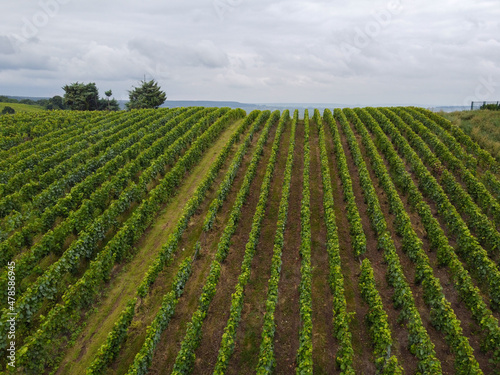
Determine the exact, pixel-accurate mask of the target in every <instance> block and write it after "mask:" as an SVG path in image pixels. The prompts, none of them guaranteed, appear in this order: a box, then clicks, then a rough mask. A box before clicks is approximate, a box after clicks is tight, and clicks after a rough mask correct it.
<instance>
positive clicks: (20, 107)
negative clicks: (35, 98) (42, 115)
mask: <svg viewBox="0 0 500 375" xmlns="http://www.w3.org/2000/svg"><path fill="white" fill-rule="evenodd" d="M6 106H9V107H11V108H13V109H14V110H15V111H16V112H40V111H44V109H43V108H42V107H39V106H36V105H28V104H20V103H0V112H1V111H2V110H3V109H4V108H5V107H6Z"/></svg>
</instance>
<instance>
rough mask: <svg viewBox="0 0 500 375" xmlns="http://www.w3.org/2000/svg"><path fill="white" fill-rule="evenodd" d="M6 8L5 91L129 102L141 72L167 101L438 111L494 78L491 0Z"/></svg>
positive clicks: (498, 42)
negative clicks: (93, 91)
mask: <svg viewBox="0 0 500 375" xmlns="http://www.w3.org/2000/svg"><path fill="white" fill-rule="evenodd" d="M391 4H396V7H391ZM2 10H3V11H2V13H1V14H0V24H1V25H2V28H1V30H0V79H1V81H2V89H3V91H4V92H2V93H1V94H12V95H55V94H61V86H63V85H65V84H67V83H70V82H75V81H80V82H82V81H84V82H96V83H97V85H98V87H99V88H100V89H101V91H104V90H106V89H109V88H111V89H113V93H114V94H115V96H116V97H117V98H126V97H127V90H129V89H130V88H131V87H132V86H133V85H136V84H137V83H138V81H139V80H141V79H142V78H143V77H144V75H146V77H147V78H149V77H152V78H156V79H157V80H158V81H159V82H160V84H161V85H162V87H164V88H165V90H166V91H167V94H168V96H169V99H210V100H238V101H247V102H265V101H269V102H340V103H347V104H349V103H350V104H366V105H370V104H377V103H393V104H398V103H413V104H424V105H425V104H436V105H439V104H453V103H460V104H461V103H462V101H463V100H464V98H466V97H468V96H470V95H474V92H475V91H476V88H477V86H478V84H480V83H479V80H480V77H492V78H491V79H493V80H494V81H499V82H500V68H499V64H498V61H499V57H500V49H499V47H500V37H499V36H498V35H499V31H500V22H499V21H498V19H499V16H500V8H498V5H497V2H496V1H493V0H480V1H476V2H462V1H457V0H443V1H441V2H439V3H436V2H435V1H430V0H420V1H418V2H416V1H414V0H375V1H368V0H360V1H356V2H341V1H331V0H330V1H327V0H310V1H301V0H287V1H284V0H267V1H266V0H254V1H249V0H203V1H201V0H192V1H189V2H165V1H160V0H145V1H142V2H135V1H131V0H127V1H117V0H108V1H106V2H102V1H97V0H89V1H86V2H79V1H72V0H41V1H40V2H33V1H29V0H16V1H8V2H6V4H3V6H2ZM346 48H347V49H346ZM499 89H500V88H497V89H496V90H499ZM489 95H491V96H492V97H494V98H496V99H498V97H499V96H500V93H499V92H495V91H493V92H491V93H489Z"/></svg>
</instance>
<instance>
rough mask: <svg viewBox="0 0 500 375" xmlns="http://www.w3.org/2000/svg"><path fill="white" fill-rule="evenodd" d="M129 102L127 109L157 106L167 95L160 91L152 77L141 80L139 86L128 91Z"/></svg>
mask: <svg viewBox="0 0 500 375" xmlns="http://www.w3.org/2000/svg"><path fill="white" fill-rule="evenodd" d="M128 93H129V100H130V101H129V102H128V103H127V104H126V106H127V109H129V110H130V109H141V108H158V107H159V106H160V105H162V104H163V103H164V102H165V100H166V99H167V95H166V94H165V93H164V92H163V91H161V87H160V86H159V85H158V82H156V81H155V80H154V79H152V80H151V81H145V80H143V81H141V85H140V86H139V87H134V89H133V90H131V91H129V92H128Z"/></svg>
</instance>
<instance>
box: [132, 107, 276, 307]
mask: <svg viewBox="0 0 500 375" xmlns="http://www.w3.org/2000/svg"><path fill="white" fill-rule="evenodd" d="M278 118H279V112H276V111H275V112H273V113H272V114H271V116H269V112H268V111H264V112H262V113H261V114H260V115H259V117H258V118H257V120H256V123H255V125H254V127H253V129H252V132H255V131H256V130H257V129H258V127H260V126H261V125H262V122H263V121H266V120H267V122H266V125H265V126H264V130H263V132H262V135H261V137H260V138H259V141H258V143H257V151H256V153H255V154H254V157H253V159H252V162H251V163H250V167H249V172H247V174H246V175H245V180H244V182H243V184H244V185H245V184H248V185H249V184H250V182H251V181H252V180H253V178H254V176H255V173H256V170H255V168H256V167H257V163H258V161H259V160H260V157H261V156H262V152H263V147H264V143H265V142H266V141H267V137H268V134H269V130H270V127H271V126H272V124H274V122H276V121H277V120H278ZM250 137H251V136H250ZM244 144H247V142H246V141H245V143H244ZM246 147H247V146H243V147H242V148H245V149H246ZM239 156H240V155H238V156H237V157H238V158H239ZM232 165H233V164H232ZM233 172H234V170H233V169H232V168H230V171H229V173H230V174H232V173H233ZM227 176H228V174H226V177H225V179H224V181H226V180H227ZM233 181H234V180H233ZM229 188H230V186H228V185H226V184H222V185H221V186H220V187H219V189H218V191H217V196H216V198H215V199H214V201H213V202H215V201H221V202H222V200H223V199H226V198H227V191H226V190H227V189H229ZM223 197H224V198H223ZM213 202H212V203H213ZM192 207H193V208H189V210H185V211H184V212H186V214H185V215H183V216H182V221H179V224H178V225H177V227H176V229H175V230H174V233H172V234H171V235H170V237H169V239H168V240H167V242H166V243H165V244H164V245H163V246H162V249H161V251H160V253H159V254H158V257H157V259H156V260H155V261H154V262H153V264H152V265H151V266H150V267H149V269H148V271H147V273H146V275H145V277H144V278H143V281H142V282H141V285H140V286H139V295H140V296H141V297H145V296H146V294H147V291H148V289H149V287H150V286H151V285H152V284H153V282H154V281H155V280H156V277H157V276H158V274H159V273H160V271H161V270H162V269H163V267H164V265H165V263H166V262H167V260H168V259H170V257H171V254H172V252H173V250H174V249H175V248H176V246H177V244H178V242H179V240H180V238H181V235H182V233H183V232H184V230H185V228H186V227H187V225H188V222H189V218H190V217H191V216H192V215H193V213H194V212H195V209H194V206H192ZM211 216H212V211H209V213H207V216H206V217H205V222H206V221H207V218H208V217H211ZM208 230H209V228H208V227H206V226H204V231H205V232H207V231H208Z"/></svg>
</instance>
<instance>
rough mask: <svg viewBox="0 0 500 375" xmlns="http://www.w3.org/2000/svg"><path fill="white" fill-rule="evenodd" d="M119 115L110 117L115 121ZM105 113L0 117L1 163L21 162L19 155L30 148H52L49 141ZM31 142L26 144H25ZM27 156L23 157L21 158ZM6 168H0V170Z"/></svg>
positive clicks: (1, 166) (97, 118) (115, 114)
mask: <svg viewBox="0 0 500 375" xmlns="http://www.w3.org/2000/svg"><path fill="white" fill-rule="evenodd" d="M118 116H119V114H118V113H114V114H113V115H109V117H113V118H116V117H118ZM103 117H105V114H104V113H97V112H73V111H71V112H62V111H60V112H37V113H17V114H16V115H15V116H2V117H1V118H0V134H1V135H2V140H1V142H0V159H1V160H6V159H7V160H10V161H15V160H21V159H22V158H19V157H18V154H20V153H21V152H23V151H25V150H26V149H29V148H32V147H38V148H39V149H42V148H45V147H46V146H51V141H50V140H51V139H52V138H55V137H57V136H59V135H61V134H63V133H65V132H68V128H69V132H71V131H73V130H74V129H73V128H74V127H78V128H79V127H80V125H83V128H85V126H88V124H91V123H94V122H97V121H100V120H102V119H103ZM28 139H29V140H30V141H29V142H27V141H26V140H28ZM24 156H26V155H24ZM5 165H6V166H8V165H9V164H8V163H6V164H0V170H3V169H4V166H5Z"/></svg>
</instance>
